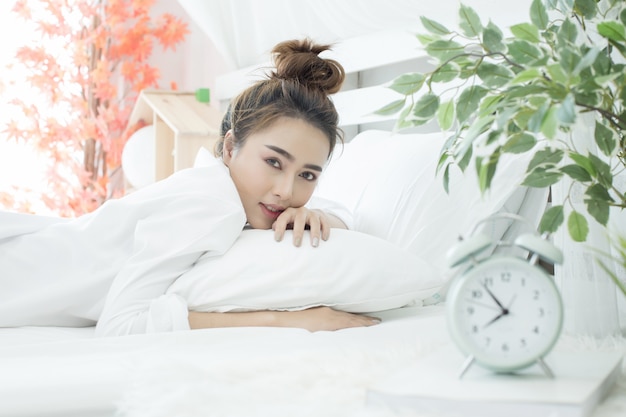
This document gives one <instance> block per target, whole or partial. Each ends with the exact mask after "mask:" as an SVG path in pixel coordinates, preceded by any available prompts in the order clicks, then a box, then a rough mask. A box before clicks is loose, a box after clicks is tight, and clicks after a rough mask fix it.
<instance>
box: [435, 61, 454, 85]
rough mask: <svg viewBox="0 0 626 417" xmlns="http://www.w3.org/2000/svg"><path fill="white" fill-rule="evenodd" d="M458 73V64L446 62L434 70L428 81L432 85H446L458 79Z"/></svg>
mask: <svg viewBox="0 0 626 417" xmlns="http://www.w3.org/2000/svg"><path fill="white" fill-rule="evenodd" d="M459 73H460V69H459V64H457V63H456V62H448V63H446V64H445V65H442V66H440V67H439V68H437V69H436V70H434V71H433V72H432V75H431V77H430V80H431V81H432V82H434V83H446V82H448V81H452V80H454V79H455V78H456V77H458V76H459Z"/></svg>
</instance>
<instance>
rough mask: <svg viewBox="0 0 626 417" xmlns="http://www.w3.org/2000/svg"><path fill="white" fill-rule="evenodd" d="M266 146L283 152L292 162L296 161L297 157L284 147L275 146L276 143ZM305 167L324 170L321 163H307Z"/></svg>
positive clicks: (277, 151) (319, 170) (280, 152)
mask: <svg viewBox="0 0 626 417" xmlns="http://www.w3.org/2000/svg"><path fill="white" fill-rule="evenodd" d="M265 147H266V148H268V149H271V150H273V151H274V152H276V153H279V154H281V155H282V156H284V157H285V158H287V159H288V160H289V161H290V162H293V161H295V159H296V158H295V157H294V156H293V155H292V154H290V153H289V152H287V151H286V150H284V149H283V148H279V147H278V146H274V145H265ZM304 167H305V168H308V169H312V170H314V171H318V172H322V167H321V166H319V165H314V164H305V165H304Z"/></svg>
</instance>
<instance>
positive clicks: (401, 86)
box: [389, 72, 426, 95]
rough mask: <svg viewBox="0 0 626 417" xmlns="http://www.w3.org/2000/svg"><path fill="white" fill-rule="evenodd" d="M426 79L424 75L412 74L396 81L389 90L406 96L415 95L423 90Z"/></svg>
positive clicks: (403, 75)
mask: <svg viewBox="0 0 626 417" xmlns="http://www.w3.org/2000/svg"><path fill="white" fill-rule="evenodd" d="M425 79H426V77H425V76H424V74H422V73H419V72H410V73H406V74H402V75H400V76H399V77H397V78H396V79H394V80H393V81H392V82H391V84H390V85H389V88H390V89H392V90H393V91H396V92H398V93H400V94H404V95H409V94H414V93H417V92H418V91H419V90H420V89H421V88H422V86H423V85H424V80H425Z"/></svg>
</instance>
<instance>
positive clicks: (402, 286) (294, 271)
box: [168, 229, 442, 313]
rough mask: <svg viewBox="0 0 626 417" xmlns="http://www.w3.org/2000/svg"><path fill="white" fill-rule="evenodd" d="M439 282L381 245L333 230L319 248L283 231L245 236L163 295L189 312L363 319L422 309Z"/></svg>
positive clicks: (421, 264)
mask: <svg viewBox="0 0 626 417" xmlns="http://www.w3.org/2000/svg"><path fill="white" fill-rule="evenodd" d="M441 284H442V280H441V278H440V277H439V276H438V274H437V272H436V271H435V269H434V268H432V267H431V266H430V265H429V264H428V263H427V262H425V261H424V260H422V259H421V258H419V257H417V256H415V255H412V254H410V253H409V252H407V251H405V250H403V249H401V248H398V247H397V246H396V245H394V244H392V243H389V242H387V241H385V240H383V239H380V238H377V237H374V236H370V235H367V234H363V233H359V232H355V231H350V230H343V229H333V230H332V232H331V237H330V239H329V240H327V241H321V242H320V245H319V246H318V247H316V248H314V247H312V246H311V245H310V243H309V240H308V236H305V239H304V240H303V244H302V246H300V247H295V246H294V245H293V243H292V235H291V232H290V231H287V233H286V234H285V237H284V239H283V240H282V241H281V242H276V241H275V240H274V234H273V231H271V230H257V229H252V230H244V231H243V232H242V234H241V236H240V237H239V238H238V239H237V241H236V242H235V243H234V245H233V246H232V247H231V248H230V249H229V250H228V251H227V252H226V253H225V254H224V255H222V256H217V257H216V256H204V257H202V258H201V259H200V260H199V261H198V262H197V263H196V264H195V265H194V267H193V268H192V269H191V270H189V271H188V272H186V273H185V274H183V275H182V276H181V277H179V278H178V279H177V280H176V281H175V282H174V283H173V284H172V286H171V287H170V288H169V289H168V293H175V294H178V295H180V296H182V297H183V298H184V299H186V300H187V303H188V308H189V309H190V310H194V311H210V312H227V311H254V310H302V309H305V308H310V307H314V306H320V305H325V306H330V307H333V308H335V309H338V310H343V311H348V312H353V313H365V312H376V311H382V310H388V309H392V308H398V307H402V306H405V305H413V304H420V303H421V300H422V299H423V298H425V297H427V296H430V295H431V294H432V293H433V292H435V290H436V289H438V288H439V286H440V285H441Z"/></svg>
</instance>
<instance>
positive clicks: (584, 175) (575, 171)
mask: <svg viewBox="0 0 626 417" xmlns="http://www.w3.org/2000/svg"><path fill="white" fill-rule="evenodd" d="M561 172H563V173H564V174H567V175H568V176H569V177H570V178H572V179H574V180H575V181H578V182H589V181H591V175H589V173H588V172H587V170H586V169H585V168H583V167H581V166H580V165H576V164H570V165H565V166H564V167H561Z"/></svg>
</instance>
